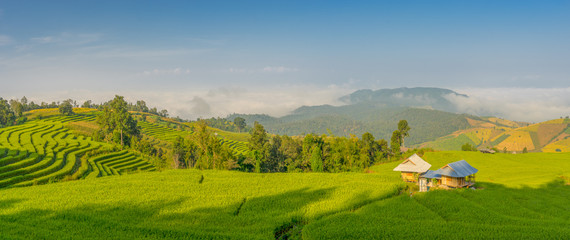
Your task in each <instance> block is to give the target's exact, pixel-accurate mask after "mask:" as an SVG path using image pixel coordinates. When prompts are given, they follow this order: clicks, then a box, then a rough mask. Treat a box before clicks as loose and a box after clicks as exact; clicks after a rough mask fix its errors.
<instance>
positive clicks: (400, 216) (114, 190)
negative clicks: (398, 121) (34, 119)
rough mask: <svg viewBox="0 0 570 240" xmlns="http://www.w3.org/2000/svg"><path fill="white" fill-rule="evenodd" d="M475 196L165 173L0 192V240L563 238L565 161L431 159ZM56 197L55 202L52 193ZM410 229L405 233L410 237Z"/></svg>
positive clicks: (290, 176) (341, 178)
mask: <svg viewBox="0 0 570 240" xmlns="http://www.w3.org/2000/svg"><path fill="white" fill-rule="evenodd" d="M424 158H425V159H426V161H428V162H430V163H431V164H432V166H433V167H432V169H437V168H439V167H441V166H443V165H444V164H446V163H449V162H450V161H457V160H459V159H465V160H467V161H468V162H469V163H470V164H471V165H473V166H474V167H476V168H478V169H479V173H477V180H478V184H477V187H478V188H479V189H478V190H470V189H465V190H454V191H445V190H439V191H431V192H428V193H415V194H413V195H412V196H411V197H410V194H409V193H408V192H407V191H406V190H404V189H406V187H407V185H406V184H404V183H403V182H401V180H400V179H399V173H398V172H393V171H392V168H394V167H395V166H396V165H397V164H398V162H394V163H387V164H381V165H377V166H374V167H373V168H372V170H373V171H374V172H375V173H337V174H331V173H276V174H256V173H241V172H232V171H212V170H209V171H198V170H169V171H164V172H149V173H141V174H133V175H126V176H115V177H106V178H98V179H92V180H83V181H73V182H66V183H58V184H49V185H42V186H33V187H27V188H12V189H3V190H0V191H1V193H2V194H0V204H1V206H2V208H0V238H4V239H43V238H57V239H69V238H83V239H85V238H88V239H116V238H121V239H275V238H278V237H288V238H293V239H301V238H302V239H371V238H375V239H390V238H394V239H410V238H421V239H425V238H429V239H441V238H446V239H447V238H462V239H481V238H486V239H497V238H500V239H521V238H532V239H567V238H569V237H570V229H568V226H569V224H570V208H569V205H568V199H569V198H570V186H569V185H568V181H566V182H565V181H564V179H563V178H561V177H566V179H568V177H569V176H570V175H569V174H570V172H569V171H570V165H569V164H570V162H568V161H567V160H568V159H570V155H569V154H567V153H530V154H525V155H520V154H519V155H512V154H495V155H486V154H481V153H476V152H434V153H426V154H425V155H424ZM55 192H57V193H58V194H53V193H55ZM410 229H415V230H414V231H410Z"/></svg>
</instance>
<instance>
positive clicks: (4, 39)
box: [0, 35, 14, 46]
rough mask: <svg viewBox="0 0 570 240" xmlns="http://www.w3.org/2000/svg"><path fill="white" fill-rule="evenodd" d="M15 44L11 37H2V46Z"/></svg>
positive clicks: (0, 37) (0, 40) (0, 44)
mask: <svg viewBox="0 0 570 240" xmlns="http://www.w3.org/2000/svg"><path fill="white" fill-rule="evenodd" d="M13 42H14V40H12V38H11V37H10V36H7V35H0V46H6V45H10V44H12V43H13Z"/></svg>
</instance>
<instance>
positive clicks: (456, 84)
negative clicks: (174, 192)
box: [0, 0, 570, 117]
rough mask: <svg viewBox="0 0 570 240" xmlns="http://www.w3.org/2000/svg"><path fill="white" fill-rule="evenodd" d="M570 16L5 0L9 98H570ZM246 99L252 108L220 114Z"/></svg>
mask: <svg viewBox="0 0 570 240" xmlns="http://www.w3.org/2000/svg"><path fill="white" fill-rule="evenodd" d="M569 12H570V2H569V1H344V2H341V1H25V0H22V1H5V0H0V82H1V84H2V86H3V87H2V88H0V96H3V97H4V98H10V97H20V96H23V95H26V96H28V97H29V96H32V97H31V98H34V96H37V98H60V99H63V98H65V97H73V98H76V99H79V100H87V99H95V100H96V101H97V100H105V98H108V97H110V96H112V95H113V94H114V93H118V94H122V95H126V96H127V97H130V98H142V99H147V98H149V99H150V100H152V101H154V102H155V105H166V106H167V107H170V108H175V109H178V110H174V111H175V112H177V113H179V114H180V115H183V116H187V117H195V116H198V115H200V114H203V115H216V114H217V115H220V114H223V113H226V112H233V111H238V112H239V111H245V112H256V111H257V112H263V111H269V110H271V108H270V107H271V105H272V106H275V103H272V104H270V106H266V105H265V106H263V107H259V108H256V107H255V106H256V104H258V105H259V106H262V105H263V104H262V103H263V102H264V99H266V98H270V97H272V96H275V95H279V96H282V98H277V99H279V100H278V101H279V102H284V101H285V102H287V101H289V102H288V103H284V104H281V105H279V106H281V108H280V110H279V111H276V112H274V113H273V112H271V111H269V113H273V114H276V115H279V114H283V113H285V112H286V111H288V110H291V109H293V108H295V107H297V106H299V105H303V104H307V105H313V104H323V103H330V102H331V101H332V100H334V99H335V98H336V97H338V96H339V95H342V94H346V93H348V92H350V91H352V90H355V89H361V88H372V89H377V88H393V87H402V86H404V87H414V86H433V87H443V88H450V89H456V90H463V91H467V92H469V89H477V90H475V91H473V92H479V93H481V92H484V91H480V89H485V88H492V89H510V91H511V92H513V91H512V89H535V88H540V89H550V90H552V91H553V92H560V89H568V88H569V87H570V86H569V85H570V84H569V83H570V81H569V80H570V14H568V13H569ZM525 91H526V90H525ZM552 91H551V92H552ZM244 92H245V93H247V94H245V95H243V93H244ZM264 93H265V94H264ZM563 93H566V92H564V91H563ZM513 94H514V95H516V94H517V92H516V91H514V92H513ZM307 95H311V96H309V97H307ZM547 95H548V94H547ZM167 96H171V97H172V96H173V99H172V100H168V101H166V100H164V99H161V97H162V98H166V97H167ZM182 96H184V97H182ZM239 97H241V98H243V99H246V100H247V101H245V100H244V102H242V104H249V105H251V106H250V108H238V109H228V108H227V107H226V108H225V109H224V110H223V111H222V110H219V108H220V107H219V106H220V105H224V104H225V105H228V102H227V101H233V100H235V99H236V98H239ZM219 99H226V100H219ZM56 100H57V99H56ZM133 100H134V99H133ZM176 100H179V101H181V100H183V101H186V102H185V103H186V104H187V105H188V107H186V108H185V107H184V106H176V105H175V103H176ZM212 101H216V103H213V102H212ZM224 101H226V102H224ZM276 101H277V100H276ZM198 103H206V104H207V105H208V107H206V108H204V107H199V106H197V104H198ZM564 104H565V103H564ZM268 107H269V108H268ZM562 107H564V106H562ZM193 108H194V110H196V111H198V110H200V111H202V110H203V112H202V113H195V111H194V112H193V110H192V109H193ZM264 109H266V110H264ZM232 110H233V111H232ZM171 111H172V110H171ZM200 111H198V112H200Z"/></svg>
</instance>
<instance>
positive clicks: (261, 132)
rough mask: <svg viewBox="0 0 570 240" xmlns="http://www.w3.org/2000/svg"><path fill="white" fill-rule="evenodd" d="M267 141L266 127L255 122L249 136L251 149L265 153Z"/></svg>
mask: <svg viewBox="0 0 570 240" xmlns="http://www.w3.org/2000/svg"><path fill="white" fill-rule="evenodd" d="M267 141H268V138H267V132H266V131H265V128H264V127H263V125H261V124H260V123H258V122H255V123H254V124H253V129H252V130H251V133H250V136H249V149H250V150H257V151H259V152H261V153H263V152H264V151H265V145H266V143H267Z"/></svg>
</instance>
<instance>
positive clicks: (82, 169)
mask: <svg viewBox="0 0 570 240" xmlns="http://www.w3.org/2000/svg"><path fill="white" fill-rule="evenodd" d="M94 120H95V114H88V113H86V114H77V115H72V116H54V117H49V118H46V119H42V120H33V121H29V122H27V123H25V124H22V125H17V126H12V127H7V128H0V187H7V186H28V185H34V184H40V183H46V182H50V181H57V180H61V179H68V180H71V179H78V178H83V177H85V176H89V177H99V176H107V175H117V174H122V173H126V172H129V171H137V170H148V171H152V170H155V168H154V166H153V165H152V164H150V163H149V162H148V161H146V160H144V159H143V158H142V157H141V156H139V155H136V154H134V153H131V152H120V155H117V154H116V153H113V152H112V150H108V151H103V152H102V153H101V154H100V156H97V157H94V158H90V159H86V158H84V157H83V156H84V155H85V154H86V153H88V152H96V151H98V150H101V149H106V148H110V145H108V144H105V143H101V142H96V141H93V140H92V139H91V138H89V137H84V136H79V135H75V134H73V133H72V131H71V130H69V129H68V128H66V127H65V124H66V123H69V122H78V121H83V122H90V121H94ZM109 152H110V153H109Z"/></svg>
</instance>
